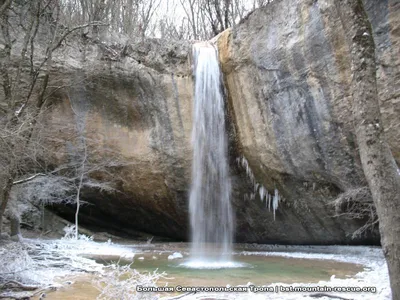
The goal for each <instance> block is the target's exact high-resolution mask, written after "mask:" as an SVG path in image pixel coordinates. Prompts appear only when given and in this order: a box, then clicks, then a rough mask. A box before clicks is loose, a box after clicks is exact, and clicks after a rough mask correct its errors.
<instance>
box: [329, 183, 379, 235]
mask: <svg viewBox="0 0 400 300" xmlns="http://www.w3.org/2000/svg"><path fill="white" fill-rule="evenodd" d="M331 205H332V206H334V208H335V215H334V217H342V216H343V217H346V218H350V219H358V220H365V223H364V225H363V226H361V227H360V228H359V229H357V230H356V231H354V232H353V235H352V237H353V238H356V237H358V236H361V235H362V234H364V233H365V232H367V231H369V230H373V228H374V227H375V225H376V224H377V223H378V216H377V214H376V209H375V205H374V203H373V201H372V196H371V192H370V190H369V188H368V187H361V188H357V189H351V190H348V191H346V192H344V193H342V194H340V195H339V197H338V198H336V199H335V200H334V201H332V202H331Z"/></svg>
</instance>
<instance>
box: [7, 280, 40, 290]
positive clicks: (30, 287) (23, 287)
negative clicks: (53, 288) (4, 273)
mask: <svg viewBox="0 0 400 300" xmlns="http://www.w3.org/2000/svg"><path fill="white" fill-rule="evenodd" d="M9 285H16V286H17V288H19V289H21V290H24V291H34V290H37V289H38V288H39V286H36V285H26V284H23V283H21V282H18V281H15V280H9V281H7V282H6V283H4V284H2V285H1V286H0V290H3V289H4V288H6V287H7V286H9ZM9 288H15V287H9Z"/></svg>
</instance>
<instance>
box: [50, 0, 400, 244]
mask: <svg viewBox="0 0 400 300" xmlns="http://www.w3.org/2000/svg"><path fill="white" fill-rule="evenodd" d="M328 2H329V1H315V0H312V1H311V0H303V1H300V0H296V1H292V0H275V1H273V3H272V4H270V5H267V6H266V7H265V8H262V9H259V10H257V11H255V12H254V13H252V14H251V15H250V16H248V17H247V19H246V20H244V21H243V22H242V23H241V24H240V25H239V26H237V27H236V28H235V32H234V33H233V32H232V31H230V30H228V31H225V32H224V33H222V34H221V35H220V36H219V37H218V40H217V44H218V48H219V53H220V60H221V66H222V69H223V72H224V79H225V85H226V94H227V103H228V105H227V118H228V120H229V126H230V128H229V137H230V164H231V173H232V183H233V189H234V190H233V197H232V198H233V199H232V201H233V206H234V209H235V211H236V223H237V224H236V241H238V242H260V243H277V242H280V243H303V244H305V243H308V244H329V243H377V242H378V235H377V231H374V232H372V233H368V234H367V235H366V236H362V237H358V238H356V239H354V240H352V239H351V234H352V233H353V232H354V231H355V230H356V229H357V228H359V227H360V226H361V225H362V224H363V222H364V221H365V220H348V219H345V218H342V217H341V218H333V217H332V216H333V215H334V213H335V210H334V208H333V207H332V206H331V205H329V203H330V202H331V201H333V200H334V199H336V198H337V197H338V196H339V195H340V194H342V193H344V192H351V191H356V190H358V189H360V188H362V187H364V186H365V185H366V183H365V179H364V176H363V173H362V170H361V168H360V162H359V157H358V150H357V145H356V142H355V136H354V133H353V127H352V117H351V103H350V101H351V97H350V96H351V95H350V91H349V86H350V81H351V70H350V58H349V50H348V49H347V46H346V43H345V40H344V35H343V28H342V27H341V24H340V20H339V18H338V15H337V13H336V11H335V8H334V7H333V6H332V5H331V4H328ZM366 7H367V8H368V12H369V16H370V19H371V23H372V26H373V29H374V32H375V41H376V44H377V57H378V62H379V69H378V84H379V93H380V100H381V104H382V113H383V119H384V125H385V128H386V129H387V138H388V141H389V143H390V145H391V147H392V151H393V153H394V155H395V157H396V159H397V161H398V162H399V161H400V117H399V116H400V98H399V91H398V86H399V81H400V68H399V65H400V61H399V60H400V56H399V39H400V22H399V20H400V5H398V3H397V2H396V1H395V0H392V1H373V0H371V1H367V2H366ZM190 53H191V43H189V42H187V43H183V42H182V43H166V42H165V41H158V40H151V41H145V42H142V43H137V44H133V45H130V46H125V47H113V46H110V45H108V46H106V45H105V44H101V43H92V42H88V43H86V44H82V43H77V44H75V45H72V46H67V47H65V48H64V49H63V51H62V53H61V54H59V55H57V57H55V58H54V60H55V63H56V65H55V69H54V76H53V82H54V83H57V84H58V85H61V84H62V85H66V86H69V87H68V88H64V89H60V90H59V91H58V92H57V93H56V94H55V95H54V98H55V99H56V101H58V102H57V105H55V106H54V107H53V108H52V110H51V111H50V112H49V114H48V115H47V116H46V124H47V125H48V126H46V128H47V129H46V133H47V134H49V135H51V136H53V137H54V136H57V137H58V142H55V143H53V144H52V145H51V147H53V148H54V157H52V158H51V160H52V162H53V164H54V165H59V164H62V163H63V161H65V160H66V157H65V155H64V154H63V153H65V149H66V148H67V147H68V143H67V142H65V141H66V140H68V136H70V135H72V134H73V132H74V127H73V126H72V127H71V126H67V125H68V124H70V125H71V124H75V123H76V118H75V115H74V112H73V110H72V109H71V103H73V105H74V107H75V108H77V109H79V110H81V111H85V112H86V113H85V114H84V123H85V127H86V135H87V143H88V148H90V149H92V150H91V151H92V155H93V159H94V160H96V161H98V162H101V161H104V160H106V159H107V158H109V157H110V156H113V155H115V156H116V157H118V164H114V165H113V166H109V168H108V172H102V173H100V174H96V176H97V177H98V178H100V179H103V180H105V181H106V180H112V181H113V184H114V187H115V189H116V190H118V192H114V193H107V192H105V191H100V190H97V189H85V190H84V191H83V195H82V196H83V198H84V200H86V201H88V202H90V203H93V204H94V205H90V206H86V208H84V209H83V210H82V218H81V220H82V223H86V224H92V225H93V224H96V225H100V226H105V227H108V228H110V226H114V229H115V230H116V231H119V232H123V231H124V232H130V233H132V230H135V231H142V232H147V233H149V234H155V235H160V236H166V237H172V238H176V239H187V238H188V234H189V224H188V191H189V188H190V176H191V159H192V151H191V146H190V138H191V128H192V103H193V81H192V70H191V59H190ZM396 88H397V90H396ZM110 153H111V154H110ZM241 156H244V157H245V158H246V159H247V161H248V163H249V166H250V167H251V169H252V172H253V173H254V176H255V182H252V180H251V179H250V178H249V177H248V176H247V175H246V170H245V168H243V166H242V165H240V166H239V165H238V164H237V163H236V161H237V158H238V157H241ZM254 183H258V184H259V186H260V185H263V186H265V187H266V188H267V189H268V190H269V191H270V192H272V191H273V190H274V189H275V188H277V189H278V190H279V192H280V194H281V196H282V201H281V202H280V204H279V209H278V210H277V211H276V219H275V220H274V217H273V214H272V213H271V212H269V211H268V209H267V208H266V203H265V200H264V201H261V199H260V197H259V193H258V192H257V193H254V185H253V184H254ZM254 195H255V196H254ZM253 198H255V199H253ZM59 212H60V214H61V215H64V216H67V217H68V216H71V212H72V211H71V210H69V209H68V208H59Z"/></svg>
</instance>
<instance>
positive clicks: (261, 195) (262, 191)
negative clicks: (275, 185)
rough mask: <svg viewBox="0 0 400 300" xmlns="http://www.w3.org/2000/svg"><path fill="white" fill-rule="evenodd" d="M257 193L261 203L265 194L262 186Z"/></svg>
mask: <svg viewBox="0 0 400 300" xmlns="http://www.w3.org/2000/svg"><path fill="white" fill-rule="evenodd" d="M259 192H260V199H261V201H263V199H264V197H265V193H266V190H265V188H264V186H263V185H262V186H261V187H260V190H259Z"/></svg>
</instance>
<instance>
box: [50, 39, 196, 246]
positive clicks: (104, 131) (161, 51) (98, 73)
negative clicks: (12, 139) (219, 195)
mask: <svg viewBox="0 0 400 300" xmlns="http://www.w3.org/2000/svg"><path fill="white" fill-rule="evenodd" d="M189 53H191V44H190V43H184V42H183V43H176V44H168V45H165V43H164V42H163V41H158V40H148V41H146V42H142V43H137V44H132V45H130V46H125V47H119V46H110V45H105V44H102V43H99V42H96V43H93V42H88V43H87V44H82V43H80V42H79V43H77V44H75V45H72V47H68V46H67V47H65V48H64V49H63V50H62V53H61V54H58V55H57V57H56V59H55V66H54V74H53V77H52V78H53V81H54V82H55V83H56V84H57V85H64V86H67V88H64V89H62V90H60V91H59V92H57V94H56V95H55V96H54V97H53V98H54V101H56V102H57V105H55V106H54V107H53V109H52V110H51V112H50V113H49V114H48V115H47V116H46V118H45V119H46V120H45V122H46V125H47V126H46V128H47V132H46V134H47V136H49V137H54V136H57V137H58V139H57V140H56V141H54V138H50V139H49V140H50V141H51V145H49V147H53V149H54V151H53V153H54V157H53V158H51V159H50V161H53V162H54V164H55V165H61V164H63V163H65V161H66V160H67V159H68V147H69V146H70V145H69V144H70V143H72V144H74V143H75V144H76V139H75V138H73V137H74V136H76V128H77V126H76V124H78V123H79V124H82V125H84V128H85V136H86V143H87V148H88V156H89V159H91V160H92V161H94V163H93V165H94V166H96V165H100V166H102V167H101V170H100V171H99V172H92V173H93V174H94V176H96V177H97V179H98V180H100V181H107V182H111V183H112V185H113V188H115V190H116V192H112V193H106V192H104V191H100V190H99V189H87V188H86V189H84V190H83V191H82V198H83V200H86V201H88V202H90V203H92V204H94V205H89V206H83V208H82V217H81V223H82V224H86V225H99V226H102V227H103V228H106V229H109V230H110V229H111V230H112V229H113V228H114V231H116V232H119V233H124V232H125V233H128V234H130V235H131V236H132V230H136V231H141V232H148V233H150V234H157V235H160V236H169V237H174V238H177V239H184V238H186V232H187V195H186V194H187V189H188V186H189V185H190V167H191V155H192V154H191V147H190V138H191V124H192V101H193V95H192V89H193V88H192V78H191V65H190V62H189ZM71 104H72V107H74V110H75V111H78V110H79V113H77V112H76V113H77V114H78V119H79V120H77V118H76V116H75V114H74V112H73V109H72V107H71ZM75 146H76V145H75ZM70 148H71V147H70ZM58 210H59V212H60V214H61V215H63V216H66V217H69V218H71V217H72V210H71V209H68V208H66V207H58Z"/></svg>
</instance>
